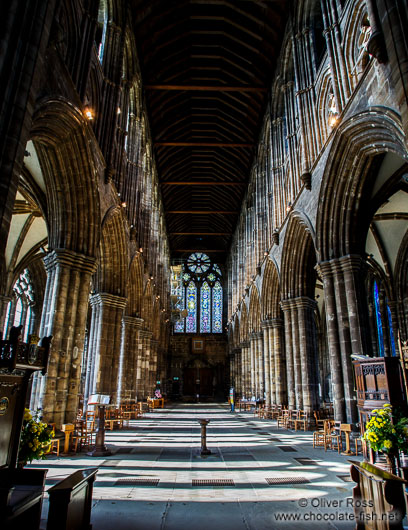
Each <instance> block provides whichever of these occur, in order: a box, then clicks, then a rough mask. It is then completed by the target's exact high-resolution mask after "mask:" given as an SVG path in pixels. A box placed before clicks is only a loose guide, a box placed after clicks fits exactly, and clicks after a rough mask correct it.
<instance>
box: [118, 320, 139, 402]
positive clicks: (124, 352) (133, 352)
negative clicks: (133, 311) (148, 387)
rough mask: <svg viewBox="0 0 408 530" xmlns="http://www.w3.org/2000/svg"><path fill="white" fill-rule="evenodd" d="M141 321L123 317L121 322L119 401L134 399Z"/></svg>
mask: <svg viewBox="0 0 408 530" xmlns="http://www.w3.org/2000/svg"><path fill="white" fill-rule="evenodd" d="M142 324H143V319H142V318H137V317H131V316H124V317H123V320H122V344H121V346H122V348H121V357H122V359H123V364H122V366H123V370H122V384H121V399H120V400H121V401H123V400H124V399H135V397H136V364H137V355H138V348H137V346H138V342H139V331H140V329H141V327H142Z"/></svg>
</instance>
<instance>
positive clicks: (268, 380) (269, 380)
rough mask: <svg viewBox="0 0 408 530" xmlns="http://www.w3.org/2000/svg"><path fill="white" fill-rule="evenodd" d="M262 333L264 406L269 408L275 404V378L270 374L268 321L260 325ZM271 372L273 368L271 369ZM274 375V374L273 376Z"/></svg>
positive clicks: (271, 358)
mask: <svg viewBox="0 0 408 530" xmlns="http://www.w3.org/2000/svg"><path fill="white" fill-rule="evenodd" d="M261 327H262V333H263V352H264V356H263V360H264V374H265V394H266V397H265V404H266V406H270V405H272V404H273V403H274V402H275V378H274V377H272V374H271V365H272V366H273V363H274V361H273V349H272V348H271V346H272V345H271V333H270V326H269V321H268V320H264V321H263V322H262V323H261ZM272 370H273V368H272ZM273 375H274V374H273Z"/></svg>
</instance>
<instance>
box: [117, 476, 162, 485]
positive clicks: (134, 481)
mask: <svg viewBox="0 0 408 530" xmlns="http://www.w3.org/2000/svg"><path fill="white" fill-rule="evenodd" d="M159 482H160V479H159V478H120V479H118V480H117V481H116V482H115V485H119V484H127V485H128V486H157V485H158V483H159Z"/></svg>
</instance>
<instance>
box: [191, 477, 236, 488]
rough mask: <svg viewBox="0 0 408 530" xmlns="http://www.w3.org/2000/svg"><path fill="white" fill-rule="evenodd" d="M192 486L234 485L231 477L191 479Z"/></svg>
mask: <svg viewBox="0 0 408 530" xmlns="http://www.w3.org/2000/svg"><path fill="white" fill-rule="evenodd" d="M191 485H192V486H235V482H234V481H233V480H232V479H231V478H213V479H193V480H192V481H191Z"/></svg>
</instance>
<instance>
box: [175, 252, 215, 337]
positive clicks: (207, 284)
mask: <svg viewBox="0 0 408 530" xmlns="http://www.w3.org/2000/svg"><path fill="white" fill-rule="evenodd" d="M180 267H181V266H180ZM220 276H221V270H220V268H219V266H218V265H216V264H213V263H211V260H210V258H209V257H208V256H207V254H203V253H202V252H196V253H194V254H191V255H190V256H189V258H188V259H187V261H186V263H185V264H184V266H183V268H182V269H181V272H180V278H181V280H180V281H181V283H180V287H179V288H178V289H177V293H176V292H173V293H172V294H177V296H178V299H179V301H180V302H179V303H178V304H177V308H178V309H180V310H182V309H187V312H188V313H187V317H186V318H181V319H180V320H176V321H175V322H174V332H175V333H197V332H199V333H222V312H223V289H222V284H221V281H220Z"/></svg>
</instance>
